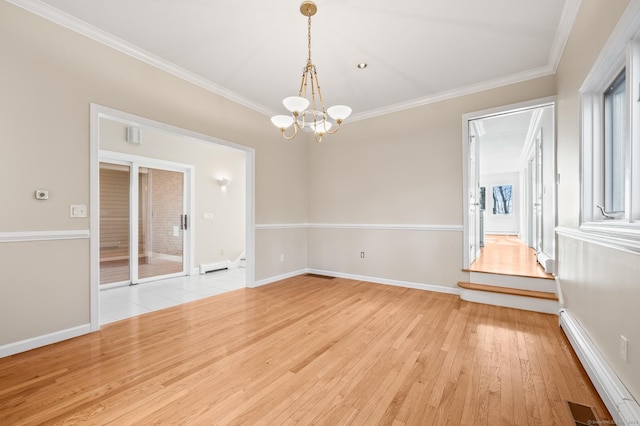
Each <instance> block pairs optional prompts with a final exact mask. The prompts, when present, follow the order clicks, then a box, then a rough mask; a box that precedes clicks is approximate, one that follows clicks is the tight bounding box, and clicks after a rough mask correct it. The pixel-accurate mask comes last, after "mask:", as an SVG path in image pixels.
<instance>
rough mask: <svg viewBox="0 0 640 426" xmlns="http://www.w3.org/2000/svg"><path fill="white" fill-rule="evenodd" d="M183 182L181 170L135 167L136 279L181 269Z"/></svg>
mask: <svg viewBox="0 0 640 426" xmlns="http://www.w3.org/2000/svg"><path fill="white" fill-rule="evenodd" d="M184 184H185V182H184V173H183V172H175V171H170V170H161V169H154V168H148V167H140V168H139V175H138V244H137V245H138V271H137V278H138V280H146V279H150V278H153V277H158V276H163V275H170V274H176V273H181V272H183V271H184V231H185V226H186V225H188V224H187V222H186V221H187V218H186V215H185V214H184V212H185V202H184ZM138 280H134V283H135V282H137V281H138Z"/></svg>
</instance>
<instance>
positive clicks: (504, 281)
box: [469, 272, 557, 293]
mask: <svg viewBox="0 0 640 426" xmlns="http://www.w3.org/2000/svg"><path fill="white" fill-rule="evenodd" d="M469 281H470V282H472V283H477V284H486V285H494V286H498V287H509V288H517V289H520V290H534V291H547V292H550V293H556V290H557V289H556V281H555V280H547V279H544V278H529V277H518V276H513V275H499V274H485V273H482V272H471V273H470V277H469Z"/></svg>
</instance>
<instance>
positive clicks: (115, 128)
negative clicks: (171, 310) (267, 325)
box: [89, 104, 255, 331]
mask: <svg viewBox="0 0 640 426" xmlns="http://www.w3.org/2000/svg"><path fill="white" fill-rule="evenodd" d="M130 129H131V132H130ZM134 129H137V130H135V131H134ZM130 133H131V135H133V136H135V137H132V138H130V137H129V136H130ZM90 142H91V145H90V146H91V149H90V155H91V162H90V165H91V174H90V176H91V179H90V186H91V190H90V205H91V208H90V211H89V216H90V230H91V238H90V252H91V286H90V297H91V330H92V331H96V330H99V329H100V326H101V323H103V322H101V315H102V313H103V312H107V310H109V313H111V309H112V308H113V307H114V306H115V304H116V303H120V302H117V301H116V300H112V299H115V298H111V299H108V300H107V298H104V299H103V298H102V296H101V293H103V294H106V293H110V296H113V295H114V294H118V295H119V294H120V293H125V292H130V295H129V296H127V297H126V299H127V300H128V301H130V302H133V303H135V304H136V308H140V309H139V310H137V311H136V312H138V314H139V313H144V311H145V309H146V311H150V310H155V309H163V308H166V307H169V306H175V305H176V304H180V303H185V302H188V301H191V300H197V299H198V298H200V297H209V296H212V295H215V294H219V293H220V292H221V291H229V290H231V288H230V287H228V286H226V281H225V282H221V281H220V274H218V273H213V272H211V273H209V272H210V271H211V270H212V269H210V267H213V268H217V267H218V265H220V264H224V265H229V267H231V268H236V272H238V274H239V273H240V272H241V276H239V275H238V274H230V275H229V276H230V277H231V275H233V276H232V277H231V278H232V279H233V281H234V282H233V283H230V284H232V287H233V288H236V287H238V286H241V287H253V286H254V280H255V259H254V253H255V213H254V205H255V189H254V188H255V180H254V176H255V151H254V149H253V148H250V147H245V146H242V145H238V144H234V143H231V142H228V141H224V140H220V139H217V138H212V137H210V136H206V135H203V134H200V133H196V132H192V131H189V130H186V129H182V128H177V127H174V126H171V125H168V124H164V123H160V122H156V121H153V120H150V119H146V118H143V117H139V116H135V115H132V114H128V113H125V112H122V111H118V110H114V109H111V108H107V107H104V106H100V105H96V104H92V105H91V140H90ZM107 170H109V172H107ZM167 172H170V173H167ZM105 173H106V174H108V173H112V174H114V175H119V179H120V182H119V184H118V183H117V184H116V186H117V185H120V194H119V195H120V198H121V200H122V199H124V200H125V201H124V207H122V206H120V211H119V212H112V213H111V214H112V216H113V215H115V216H119V217H117V220H119V221H120V222H123V224H121V226H120V228H121V230H122V229H124V233H122V234H121V237H122V238H120V237H118V236H116V235H112V236H110V240H109V239H108V238H107V236H106V235H101V222H102V223H104V221H105V220H108V219H110V220H112V221H114V222H115V221H116V220H114V218H113V217H111V218H110V217H109V215H108V214H107V213H109V212H106V211H104V209H103V208H102V207H103V206H102V204H103V203H104V199H103V197H102V196H101V195H102V194H101V187H100V177H101V174H102V175H103V176H104V175H105ZM176 176H178V177H177V178H176ZM180 176H182V178H180ZM116 180H117V179H116ZM127 182H128V184H127ZM160 182H164V183H161V184H159V183H160ZM180 182H182V186H181V184H180ZM220 182H224V183H225V185H224V187H223V185H220ZM168 186H176V187H182V190H181V191H177V192H176V193H173V192H170V191H167V187H168ZM158 187H159V188H161V189H162V192H163V194H156V195H154V194H153V190H154V188H156V189H157V188H158ZM145 191H147V192H148V193H150V194H151V196H144V192H145ZM180 193H182V196H181V195H180ZM123 194H124V195H123ZM162 196H166V198H169V199H170V200H171V201H176V199H177V200H178V202H177V203H174V204H171V203H169V201H168V200H163V199H162ZM181 197H182V198H181ZM180 198H181V201H180ZM159 202H160V204H157V203H159ZM154 203H156V204H154ZM179 206H181V207H182V210H181V211H180V209H179ZM160 210H161V211H162V212H161V211H160ZM164 212H167V217H166V218H163V217H162V215H163V214H164ZM116 213H117V214H116ZM176 218H177V219H176ZM161 219H162V220H165V221H166V222H167V223H165V224H160V223H157V222H156V223H154V221H156V220H158V221H159V220H161ZM127 228H128V230H127ZM196 229H197V232H196V231H195V230H196ZM154 231H158V233H160V234H163V236H164V237H165V238H168V239H169V240H171V241H169V242H170V243H173V244H172V245H169V242H166V241H165V243H164V244H165V245H164V246H161V245H158V244H156V243H160V242H161V241H160V240H161V237H160V236H159V235H157V234H158V233H156V232H154ZM121 232H122V231H121ZM127 232H128V233H127ZM180 247H181V248H182V249H181V250H180ZM101 252H102V253H101ZM109 261H112V262H114V263H113V264H111V265H109V266H119V267H120V268H121V269H124V270H125V276H124V277H122V276H119V277H117V278H113V279H111V280H108V281H110V282H109V283H104V284H101V263H103V262H104V263H103V265H102V266H108V265H106V262H109ZM117 262H120V265H117ZM136 266H137V267H136ZM148 266H151V268H147V267H148ZM203 266H206V268H203ZM240 266H241V267H240ZM147 269H148V270H147ZM203 269H205V270H204V272H203ZM229 271H231V269H230V270H229ZM213 275H215V276H213ZM236 275H238V276H236ZM158 278H166V279H162V280H158ZM146 281H154V282H148V283H147V282H146ZM227 281H228V280H227ZM128 282H131V283H133V284H135V283H136V282H138V283H140V282H145V284H144V285H143V286H135V285H134V286H130V285H123V284H124V283H128ZM108 286H113V287H114V288H109V287H108ZM115 287H117V288H115ZM101 290H103V291H101ZM159 293H161V294H159ZM117 299H118V300H120V299H122V298H117ZM124 314H125V313H124V312H123V313H122V315H124ZM132 315H136V313H133V314H132ZM130 316H131V315H130ZM118 319H122V316H120V315H118V317H117V318H115V320H118ZM106 322H107V321H105V322H104V323H106Z"/></svg>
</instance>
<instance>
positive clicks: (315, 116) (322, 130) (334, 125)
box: [271, 1, 351, 142]
mask: <svg viewBox="0 0 640 426" xmlns="http://www.w3.org/2000/svg"><path fill="white" fill-rule="evenodd" d="M317 11H318V8H317V7H316V5H315V3H314V2H312V1H304V2H302V4H301V5H300V13H302V14H303V15H304V16H306V17H308V20H309V23H308V25H307V29H308V33H307V52H308V56H307V64H306V65H305V67H304V69H303V72H302V81H301V82H300V90H299V91H298V96H290V97H288V98H285V99H284V100H283V101H282V103H283V104H284V107H285V108H286V109H288V110H289V111H290V112H291V115H276V116H273V117H271V122H272V123H273V125H274V126H276V127H277V128H279V129H280V131H281V132H282V136H283V137H284V138H285V139H288V140H290V139H293V138H295V137H296V135H297V134H298V130H302V131H305V132H313V133H314V136H315V139H316V142H321V141H322V136H323V135H324V134H326V133H328V134H333V133H335V132H337V131H338V130H339V128H340V124H342V121H343V120H345V119H346V118H347V117H349V115H350V114H351V108H349V107H348V106H346V105H334V106H331V107H329V108H326V109H325V107H324V101H323V100H322V92H321V91H320V83H319V82H318V73H317V71H316V66H315V65H313V63H312V62H311V17H312V16H313V15H315V14H316V12H317ZM309 87H310V91H311V101H309V99H308V97H307V89H308V88H309ZM316 96H317V98H318V103H316ZM329 118H331V120H329ZM292 125H293V133H291V134H289V135H287V134H286V130H287V129H288V128H289V127H291V126H292Z"/></svg>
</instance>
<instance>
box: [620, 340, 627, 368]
mask: <svg viewBox="0 0 640 426" xmlns="http://www.w3.org/2000/svg"><path fill="white" fill-rule="evenodd" d="M628 351H629V341H628V340H627V338H626V337H624V336H623V335H622V334H621V335H620V358H622V360H623V361H624V362H627V355H628V353H629V352H628Z"/></svg>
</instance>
